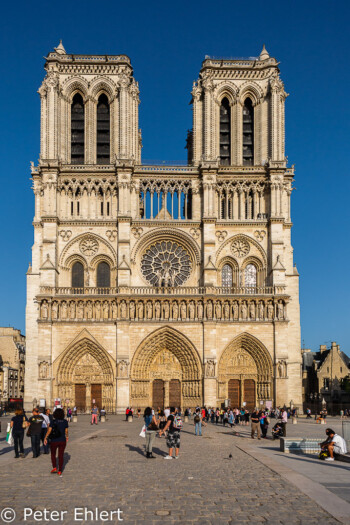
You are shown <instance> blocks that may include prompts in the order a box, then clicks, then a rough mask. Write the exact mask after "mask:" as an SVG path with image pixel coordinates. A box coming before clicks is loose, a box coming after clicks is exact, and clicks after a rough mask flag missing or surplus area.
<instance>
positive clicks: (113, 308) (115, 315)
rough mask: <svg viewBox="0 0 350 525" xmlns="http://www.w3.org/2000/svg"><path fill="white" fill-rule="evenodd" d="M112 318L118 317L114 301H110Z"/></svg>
mask: <svg viewBox="0 0 350 525" xmlns="http://www.w3.org/2000/svg"><path fill="white" fill-rule="evenodd" d="M112 319H118V307H117V303H116V302H115V301H112Z"/></svg>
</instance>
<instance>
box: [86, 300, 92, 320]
mask: <svg viewBox="0 0 350 525" xmlns="http://www.w3.org/2000/svg"><path fill="white" fill-rule="evenodd" d="M85 316H86V319H87V320H88V321H90V320H91V319H92V304H91V301H88V302H87V303H86V305H85Z"/></svg>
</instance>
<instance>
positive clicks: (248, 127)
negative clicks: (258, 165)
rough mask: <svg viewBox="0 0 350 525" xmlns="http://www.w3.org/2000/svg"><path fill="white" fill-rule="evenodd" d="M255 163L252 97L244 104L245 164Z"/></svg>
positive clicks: (251, 164)
mask: <svg viewBox="0 0 350 525" xmlns="http://www.w3.org/2000/svg"><path fill="white" fill-rule="evenodd" d="M253 164H254V108H253V103H252V101H251V99H250V98H246V100H245V102H244V106H243V166H253Z"/></svg>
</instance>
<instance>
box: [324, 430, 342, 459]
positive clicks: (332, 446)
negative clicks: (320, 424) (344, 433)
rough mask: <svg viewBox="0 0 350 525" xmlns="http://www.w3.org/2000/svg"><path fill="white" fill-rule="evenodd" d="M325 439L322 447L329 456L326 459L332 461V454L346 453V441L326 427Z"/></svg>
mask: <svg viewBox="0 0 350 525" xmlns="http://www.w3.org/2000/svg"><path fill="white" fill-rule="evenodd" d="M326 434H327V436H328V439H327V441H325V442H324V443H322V449H324V450H328V453H329V457H328V458H326V461H334V454H346V453H347V448H346V441H345V439H343V438H342V437H341V436H339V435H338V434H336V433H335V432H334V430H332V429H331V428H327V430H326Z"/></svg>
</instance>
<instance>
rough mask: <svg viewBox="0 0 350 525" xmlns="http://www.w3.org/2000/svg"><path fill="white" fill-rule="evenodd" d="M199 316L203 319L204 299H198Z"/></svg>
mask: <svg viewBox="0 0 350 525" xmlns="http://www.w3.org/2000/svg"><path fill="white" fill-rule="evenodd" d="M197 316H198V319H203V303H202V301H198V305H197Z"/></svg>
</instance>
